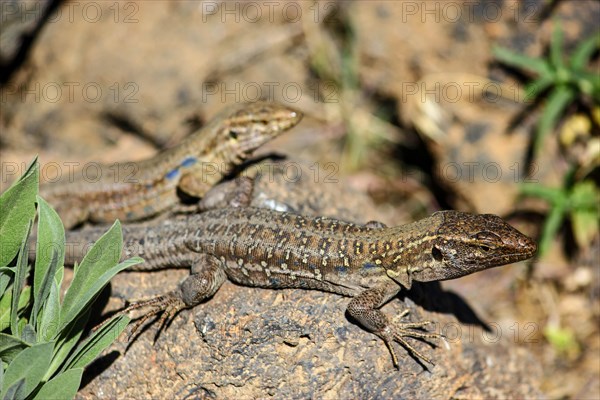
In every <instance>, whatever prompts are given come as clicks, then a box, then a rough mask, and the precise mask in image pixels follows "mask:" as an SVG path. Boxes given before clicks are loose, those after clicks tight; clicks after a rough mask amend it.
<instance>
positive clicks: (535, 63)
mask: <svg viewBox="0 0 600 400" xmlns="http://www.w3.org/2000/svg"><path fill="white" fill-rule="evenodd" d="M492 51H493V53H494V56H495V57H496V58H497V59H498V60H499V61H501V62H503V63H504V64H506V65H509V66H511V67H518V68H522V69H524V70H526V71H530V72H534V73H536V74H538V75H540V76H552V75H553V73H552V68H551V67H550V65H548V63H547V62H546V61H544V60H543V59H541V58H533V57H528V56H525V55H523V54H519V53H513V52H512V51H510V50H508V49H506V48H504V47H498V46H494V48H493V50H492Z"/></svg>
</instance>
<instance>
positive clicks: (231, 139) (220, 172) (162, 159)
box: [41, 102, 302, 228]
mask: <svg viewBox="0 0 600 400" xmlns="http://www.w3.org/2000/svg"><path fill="white" fill-rule="evenodd" d="M301 118H302V114H301V113H300V112H298V111H295V110H293V109H291V108H289V107H287V106H284V105H281V104H277V103H267V102H257V103H250V104H238V105H234V106H232V107H230V108H228V109H226V110H225V111H223V112H222V113H221V114H219V115H218V116H217V117H215V118H214V119H213V120H212V121H210V122H209V123H208V124H207V125H206V126H205V127H203V128H202V129H201V130H200V131H198V132H196V133H194V134H192V135H191V136H189V137H187V138H186V139H185V140H183V141H182V142H181V143H180V144H179V145H177V146H175V147H173V148H170V149H168V150H166V151H164V152H161V153H160V154H158V155H157V156H155V157H153V158H150V159H148V160H144V161H141V162H126V163H120V164H115V166H102V168H101V170H100V171H101V172H100V177H99V179H94V180H93V181H91V180H89V179H85V177H84V176H79V177H78V178H77V179H74V181H72V182H69V181H66V180H65V181H63V182H58V183H53V184H47V185H44V186H42V187H41V195H42V197H44V198H45V199H46V200H47V201H48V202H49V203H50V204H52V205H53V207H55V209H56V211H57V212H58V214H59V215H60V217H61V219H62V221H63V223H64V225H65V226H66V227H67V228H70V227H73V226H75V225H77V224H79V223H81V222H84V221H91V222H96V223H101V222H106V223H108V222H113V221H114V220H115V219H117V218H118V219H120V220H121V221H136V220H141V219H145V218H149V217H152V216H154V215H156V214H159V213H161V212H164V211H166V210H168V209H171V208H172V207H174V206H175V205H176V204H177V203H178V201H179V196H178V193H177V191H181V192H183V193H184V194H185V195H187V196H190V197H195V198H201V197H202V196H203V195H204V194H205V193H206V192H207V191H208V190H209V189H210V188H211V187H212V186H214V185H215V184H216V183H217V182H218V181H219V180H221V179H222V178H223V176H225V175H227V174H229V173H230V172H231V171H232V170H233V168H234V167H235V166H237V165H239V164H241V163H242V162H243V161H245V160H246V159H247V158H248V157H249V156H250V155H251V154H252V152H253V151H254V150H255V149H256V148H258V147H259V146H261V145H262V144H264V143H265V142H267V141H269V140H271V139H272V138H274V137H275V136H278V135H279V134H280V133H282V132H284V131H286V130H288V129H290V128H292V127H293V126H295V125H296V124H297V123H298V122H299V121H300V120H301Z"/></svg>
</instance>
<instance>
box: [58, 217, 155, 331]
mask: <svg viewBox="0 0 600 400" xmlns="http://www.w3.org/2000/svg"><path fill="white" fill-rule="evenodd" d="M122 247H123V235H122V233H121V224H120V223H119V221H116V222H115V223H114V224H113V226H112V227H111V228H110V230H109V231H108V232H107V233H105V234H104V235H103V236H102V237H101V238H100V239H99V240H98V241H97V242H96V243H95V244H94V246H93V247H92V248H91V249H90V251H89V252H88V253H87V254H86V255H85V257H84V258H83V261H82V262H81V264H80V265H79V267H78V268H77V269H76V270H75V276H74V277H73V282H72V283H71V286H70V287H69V289H68V290H67V293H66V294H65V298H64V301H63V305H62V309H61V322H60V325H59V330H62V329H63V328H64V327H65V326H66V325H68V324H69V323H70V322H71V321H73V320H74V319H75V318H76V317H77V315H78V314H79V313H80V312H81V310H83V309H84V308H85V307H87V306H88V305H89V304H90V303H91V302H92V300H94V298H95V297H96V296H97V295H98V294H99V293H100V291H101V290H102V288H103V287H104V286H105V285H106V284H107V283H108V282H109V281H110V279H112V277H113V276H115V275H116V274H117V273H119V272H120V271H122V270H124V269H126V268H129V267H130V266H132V265H135V264H139V263H141V262H143V260H142V259H141V258H139V257H135V258H132V259H129V260H127V261H124V262H122V263H120V264H116V263H117V262H118V261H119V259H120V258H121V249H122ZM115 264H116V265H115Z"/></svg>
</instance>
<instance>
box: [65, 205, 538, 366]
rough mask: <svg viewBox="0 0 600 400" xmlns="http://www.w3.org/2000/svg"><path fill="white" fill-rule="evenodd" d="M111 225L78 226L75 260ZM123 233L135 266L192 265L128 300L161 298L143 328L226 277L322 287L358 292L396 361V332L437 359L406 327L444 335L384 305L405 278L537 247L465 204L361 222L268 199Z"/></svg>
mask: <svg viewBox="0 0 600 400" xmlns="http://www.w3.org/2000/svg"><path fill="white" fill-rule="evenodd" d="M102 232H103V230H102V229H98V228H95V229H87V230H83V231H80V232H73V233H70V234H69V235H68V236H67V241H68V243H69V244H70V245H71V246H69V249H70V251H71V252H70V253H69V254H68V255H67V256H68V257H67V263H72V262H73V261H74V260H76V259H78V258H80V257H81V254H80V253H79V252H80V251H81V250H82V249H83V248H85V246H84V245H85V244H86V243H89V242H91V241H93V240H95V239H96V238H97V237H98V236H99V235H100V234H101V233H102ZM123 234H124V237H125V242H124V251H123V254H122V256H123V257H131V256H140V257H142V258H144V259H145V263H143V264H141V265H138V266H136V268H135V269H138V270H156V269H162V268H169V267H191V274H190V276H189V277H188V278H186V279H185V280H184V281H183V282H182V283H181V284H180V285H179V288H178V289H177V290H175V291H173V292H171V293H168V294H166V295H164V296H159V297H156V298H154V299H150V300H147V301H142V302H139V303H135V304H133V305H132V306H130V307H129V308H128V309H126V310H125V312H127V311H129V310H131V309H134V308H140V307H143V306H152V307H153V309H152V310H150V312H148V313H147V314H146V315H145V316H144V317H143V318H142V319H141V320H140V321H139V322H138V324H137V325H136V327H135V328H134V331H135V330H136V329H137V327H139V326H140V325H141V324H143V323H144V321H146V319H147V318H148V317H150V316H152V315H155V314H157V313H159V312H161V311H165V313H164V314H163V319H162V322H164V321H165V320H166V319H167V318H169V317H171V316H173V315H174V314H175V313H176V312H177V311H179V310H181V309H183V308H188V307H193V306H195V305H197V304H199V303H201V302H202V301H204V300H205V299H207V298H209V297H211V296H212V295H213V294H214V293H215V292H216V291H217V290H218V289H219V287H220V286H221V284H222V283H223V282H224V281H225V280H226V279H230V280H231V281H233V282H235V283H237V284H240V285H244V286H255V287H265V288H271V289H280V288H302V289H315V290H321V291H326V292H333V293H337V294H340V295H344V296H349V297H352V300H351V301H350V303H349V305H348V313H349V314H350V315H351V316H352V317H354V318H355V319H356V320H357V321H359V322H360V324H361V325H362V326H363V327H364V328H366V329H367V330H369V331H371V332H373V333H375V334H376V335H378V336H379V337H380V338H382V339H383V340H384V341H385V343H386V345H387V346H388V348H389V350H390V352H391V354H392V359H393V362H394V364H395V365H398V360H397V357H396V353H395V351H394V348H393V346H392V345H393V342H394V341H396V342H399V343H401V344H402V345H403V346H404V347H406V348H407V349H408V350H409V351H410V352H411V353H412V354H414V355H416V356H418V357H420V358H421V359H423V360H425V361H427V362H430V361H429V359H428V358H426V357H425V356H424V355H422V354H420V353H419V352H418V351H417V350H416V349H414V348H413V347H412V346H411V345H410V343H408V342H407V341H406V340H405V337H409V336H410V337H417V338H434V337H438V335H437V334H435V333H428V332H426V331H424V330H422V329H421V328H422V327H424V326H425V325H426V324H428V323H429V321H422V322H413V323H396V324H393V323H392V322H391V321H390V319H389V318H388V317H387V316H386V315H385V314H384V313H383V312H382V311H380V310H379V308H380V307H382V306H383V305H384V304H385V303H386V302H388V301H389V300H390V299H392V298H393V297H394V296H396V295H397V294H398V292H399V291H400V290H401V289H402V288H406V289H409V288H410V287H411V285H412V282H414V281H417V282H429V281H441V280H446V279H454V278H459V277H461V276H464V275H468V274H472V273H474V272H477V271H481V270H485V269H488V268H492V267H497V266H500V265H505V264H510V263H513V262H517V261H521V260H526V259H528V258H530V257H532V256H533V255H534V253H535V251H536V249H537V247H536V244H535V242H533V241H532V240H531V239H530V238H528V237H527V236H525V235H523V234H522V233H520V232H519V231H518V230H516V229H515V228H513V227H512V226H510V225H509V224H507V223H506V222H504V221H503V220H502V219H501V218H500V217H498V216H495V215H490V214H484V215H473V214H467V213H462V212H458V211H441V212H437V213H435V214H433V215H432V216H430V217H428V218H425V219H422V220H420V221H417V222H414V223H411V224H407V225H402V226H397V227H390V228H388V227H385V226H384V225H383V224H381V223H378V222H370V223H367V224H366V225H357V224H352V223H348V222H343V221H338V220H335V219H331V218H325V217H317V218H312V217H304V216H300V215H297V214H291V213H282V212H277V211H273V210H268V209H258V208H247V207H240V208H223V209H216V210H211V211H206V212H204V213H201V214H196V215H191V216H188V217H186V218H175V219H169V220H166V221H163V222H161V223H160V224H154V225H148V224H146V225H131V226H124V227H123ZM73 244H78V245H80V246H76V247H73ZM406 313H407V311H405V312H403V313H401V316H404V315H406Z"/></svg>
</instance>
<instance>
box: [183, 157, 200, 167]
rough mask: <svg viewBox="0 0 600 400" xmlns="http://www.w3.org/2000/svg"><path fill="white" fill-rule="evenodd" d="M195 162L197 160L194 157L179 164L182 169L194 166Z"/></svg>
mask: <svg viewBox="0 0 600 400" xmlns="http://www.w3.org/2000/svg"><path fill="white" fill-rule="evenodd" d="M197 161H198V160H197V159H196V157H188V158H186V159H185V160H183V161H182V162H181V166H182V167H191V166H192V165H194V164H196V162H197Z"/></svg>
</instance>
